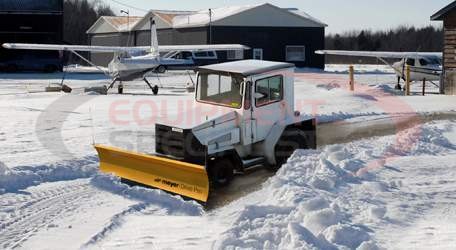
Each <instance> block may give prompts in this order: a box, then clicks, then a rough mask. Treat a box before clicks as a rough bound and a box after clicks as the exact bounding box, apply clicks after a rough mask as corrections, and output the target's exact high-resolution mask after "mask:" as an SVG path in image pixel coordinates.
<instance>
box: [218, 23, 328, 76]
mask: <svg viewBox="0 0 456 250" xmlns="http://www.w3.org/2000/svg"><path fill="white" fill-rule="evenodd" d="M324 36H325V29H324V28H312V27H309V28H292V27H290V28H282V27H228V26H224V27H220V26H217V27H212V39H213V43H214V44H222V43H240V44H244V45H247V46H249V47H250V48H252V49H253V48H262V49H263V59H264V60H272V61H283V62H284V61H286V50H285V49H286V46H287V45H304V46H306V61H305V62H292V63H294V64H295V65H296V66H297V67H313V68H324V56H322V55H316V54H315V53H314V52H315V50H319V49H324V45H325V44H324V43H325V41H324V40H325V39H324ZM252 53H253V50H249V51H246V52H245V58H246V59H248V58H252V56H253V55H252ZM219 55H220V57H221V59H223V60H226V53H219Z"/></svg>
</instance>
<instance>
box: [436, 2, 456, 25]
mask: <svg viewBox="0 0 456 250" xmlns="http://www.w3.org/2000/svg"><path fill="white" fill-rule="evenodd" d="M455 8H456V1H453V2H452V3H450V4H448V5H447V6H445V7H444V8H443V9H441V10H439V11H438V12H437V13H435V14H434V15H432V16H431V20H434V21H438V20H443V18H444V17H445V16H446V15H447V14H448V12H450V11H452V10H454V9H455Z"/></svg>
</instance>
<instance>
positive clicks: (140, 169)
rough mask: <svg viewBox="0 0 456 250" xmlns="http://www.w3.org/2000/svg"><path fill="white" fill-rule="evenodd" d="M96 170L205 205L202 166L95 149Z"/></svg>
mask: <svg viewBox="0 0 456 250" xmlns="http://www.w3.org/2000/svg"><path fill="white" fill-rule="evenodd" d="M95 148H96V150H97V151H98V156H99V158H100V170H101V171H102V172H105V173H112V174H115V175H116V176H118V177H121V178H124V179H127V180H130V181H134V182H138V183H141V184H144V185H147V186H151V187H155V188H158V189H162V190H165V191H168V192H171V193H175V194H179V195H182V196H186V197H190V198H192V199H195V200H199V201H203V202H206V201H207V198H208V196H209V179H208V176H207V172H206V169H205V167H204V166H201V165H195V164H191V163H186V162H181V161H176V160H171V159H167V158H162V157H158V156H151V155H146V154H138V153H135V152H130V151H126V150H122V149H117V148H113V147H107V146H101V145H95Z"/></svg>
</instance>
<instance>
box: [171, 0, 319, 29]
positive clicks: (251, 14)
mask: <svg viewBox="0 0 456 250" xmlns="http://www.w3.org/2000/svg"><path fill="white" fill-rule="evenodd" d="M211 19H212V26H262V27H326V26H327V25H326V24H324V23H323V22H321V21H319V20H318V19H316V18H314V17H312V16H310V15H308V14H307V13H305V12H302V11H298V10H296V9H292V10H289V9H282V8H279V7H277V6H275V5H272V4H269V3H265V4H257V5H243V6H228V7H222V8H216V9H212V16H211V18H210V17H209V10H201V11H198V12H195V13H193V14H190V15H179V16H176V17H175V18H174V19H173V27H174V28H186V27H201V26H208V25H209V22H210V20H211Z"/></svg>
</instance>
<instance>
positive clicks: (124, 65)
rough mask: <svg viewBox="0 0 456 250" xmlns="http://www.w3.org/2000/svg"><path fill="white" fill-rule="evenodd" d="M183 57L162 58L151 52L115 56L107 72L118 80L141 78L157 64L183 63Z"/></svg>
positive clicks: (157, 65)
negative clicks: (132, 55)
mask: <svg viewBox="0 0 456 250" xmlns="http://www.w3.org/2000/svg"><path fill="white" fill-rule="evenodd" d="M186 62H187V61H186V60H183V59H174V58H163V57H159V56H158V57H157V56H154V55H152V54H147V55H143V56H135V57H122V56H115V57H114V58H113V60H112V61H111V62H110V63H109V65H108V71H109V74H110V75H111V77H112V78H113V79H116V78H117V79H118V80H119V81H133V80H137V79H142V78H143V77H144V75H145V74H147V73H149V72H151V71H154V70H155V69H157V67H159V66H165V67H167V66H170V65H180V64H185V63H186Z"/></svg>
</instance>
